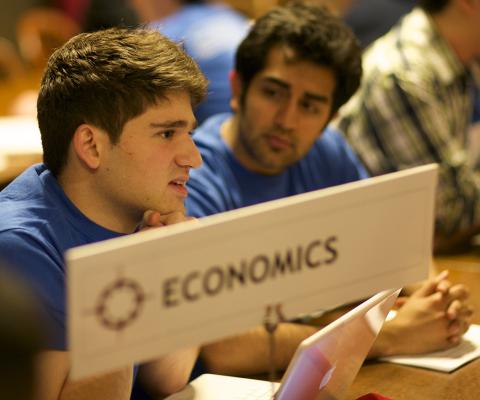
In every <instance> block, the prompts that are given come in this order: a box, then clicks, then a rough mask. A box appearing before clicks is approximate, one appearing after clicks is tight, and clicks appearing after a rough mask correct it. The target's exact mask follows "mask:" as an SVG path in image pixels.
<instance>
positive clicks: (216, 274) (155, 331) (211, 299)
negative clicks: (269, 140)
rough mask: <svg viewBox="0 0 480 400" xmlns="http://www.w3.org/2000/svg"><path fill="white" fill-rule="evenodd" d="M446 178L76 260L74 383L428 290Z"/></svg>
mask: <svg viewBox="0 0 480 400" xmlns="http://www.w3.org/2000/svg"><path fill="white" fill-rule="evenodd" d="M436 174H437V168H436V166H434V165H431V166H424V167H418V168H415V169H411V170H408V171H402V172H399V173H395V174H390V175H385V176H381V177H377V178H371V179H368V180H364V181H360V182H355V183H351V184H347V185H342V186H337V187H334V188H329V189H325V190H320V191H316V192H311V193H306V194H302V195H299V196H294V197H290V198H286V199H281V200H277V201H274V202H269V203H263V204H259V205H256V206H252V207H247V208H243V209H239V210H235V211H231V212H228V213H223V214H218V215H214V216H211V217H207V218H203V219H201V220H199V221H195V222H190V223H183V224H178V225H174V226H170V227H165V228H161V229H157V230H150V231H147V232H142V233H138V234H135V235H129V236H126V237H122V238H118V239H113V240H109V241H106V242H102V243H96V244H92V245H89V246H84V247H80V248H77V249H72V250H71V251H69V252H67V255H66V260H67V267H68V271H67V272H68V273H67V276H68V287H67V289H68V300H69V301H68V331H69V344H70V354H71V361H72V375H73V376H74V377H78V378H79V377H84V376H88V375H91V374H95V373H99V372H103V371H108V370H110V369H114V368H119V367H122V366H124V365H128V364H130V363H133V362H141V361H144V360H148V359H152V358H154V357H158V356H160V355H163V354H165V353H167V352H171V351H173V350H175V349H179V348H181V347H185V346H192V345H199V344H202V343H207V342H211V341H214V340H217V339H220V338H222V337H225V336H229V335H233V334H238V333H240V332H242V331H245V330H247V329H249V328H252V327H254V326H256V325H258V324H259V323H260V322H261V321H262V319H263V317H264V314H265V310H266V307H267V306H268V305H280V306H281V307H280V312H281V313H282V314H283V316H284V317H285V318H292V317H294V316H297V315H299V314H300V313H307V312H311V311H315V310H318V309H321V308H325V309H328V308H333V307H335V306H338V305H341V304H345V303H348V302H352V301H356V300H359V299H363V298H366V297H368V296H370V295H372V294H373V293H375V292H378V291H380V290H383V289H389V288H396V287H401V286H403V285H405V284H408V283H411V282H414V281H419V280H422V279H425V278H426V277H427V274H428V268H429V263H430V261H431V251H432V237H433V210H434V197H435V187H436V176H437V175H436ZM299 260H300V261H299ZM281 267H283V272H282V271H281V269H282V268H281ZM239 271H240V272H242V274H241V275H242V277H243V281H242V280H241V279H239V278H238V274H239ZM265 271H266V272H265ZM235 274H236V275H235ZM242 282H243V283H242Z"/></svg>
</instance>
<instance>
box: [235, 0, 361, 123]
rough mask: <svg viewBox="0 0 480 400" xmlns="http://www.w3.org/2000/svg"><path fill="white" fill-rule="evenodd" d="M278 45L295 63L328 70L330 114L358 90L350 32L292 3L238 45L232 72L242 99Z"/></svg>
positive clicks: (357, 54) (321, 11)
mask: <svg viewBox="0 0 480 400" xmlns="http://www.w3.org/2000/svg"><path fill="white" fill-rule="evenodd" d="M278 45H281V46H285V47H287V48H289V49H291V50H292V51H293V52H294V54H295V56H294V57H295V59H297V60H306V61H311V62H313V63H315V64H318V65H321V66H324V67H330V68H332V70H333V71H334V73H335V74H336V79H337V84H336V89H335V93H334V96H333V104H332V114H334V113H335V112H336V111H337V110H338V108H340V106H342V105H343V104H344V103H345V102H346V101H347V100H348V99H349V98H350V97H351V96H352V95H353V94H354V93H355V91H356V90H357V89H358V86H359V85H360V79H361V76H362V63H361V49H360V46H359V43H358V41H357V39H356V38H355V36H354V34H353V33H352V31H351V30H350V29H349V28H348V27H347V26H346V25H345V24H344V23H343V22H342V21H341V20H340V19H339V18H338V17H336V16H334V15H333V14H332V13H331V12H330V11H328V10H327V9H326V8H325V7H318V6H313V5H308V4H302V3H299V2H294V3H290V4H287V5H286V6H283V7H276V8H274V9H272V10H271V11H270V12H268V13H266V14H265V15H264V16H262V17H261V18H259V19H258V20H257V22H256V23H255V24H254V25H253V27H252V29H251V30H250V32H249V33H248V35H247V37H246V38H245V39H244V40H243V42H242V43H241V44H240V46H239V48H238V50H237V54H236V59H235V69H236V71H237V72H238V74H239V76H240V78H241V80H242V84H243V94H242V97H243V98H244V95H245V93H246V90H247V89H248V86H249V85H250V83H251V81H252V79H253V78H254V76H255V75H256V74H257V73H258V72H259V71H261V70H262V69H263V68H264V67H265V63H266V60H267V56H268V54H269V51H270V49H272V48H273V47H275V46H278ZM243 98H242V101H243Z"/></svg>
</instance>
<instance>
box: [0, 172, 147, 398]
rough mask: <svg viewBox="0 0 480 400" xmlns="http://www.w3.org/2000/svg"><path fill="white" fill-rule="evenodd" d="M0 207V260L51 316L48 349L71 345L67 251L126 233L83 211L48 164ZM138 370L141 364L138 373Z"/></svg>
mask: <svg viewBox="0 0 480 400" xmlns="http://www.w3.org/2000/svg"><path fill="white" fill-rule="evenodd" d="M0 210H1V211H0V213H1V218H0V259H3V260H5V261H7V265H9V266H11V267H12V268H14V269H15V272H16V273H17V274H18V275H20V277H22V278H23V279H24V280H25V282H27V283H28V284H29V285H30V286H31V288H32V289H33V290H34V293H35V295H36V296H37V297H38V300H39V305H40V306H41V310H42V311H43V316H44V317H45V318H46V321H45V327H46V329H47V332H46V333H47V340H48V342H47V346H48V348H50V349H54V350H67V349H68V346H67V344H66V338H65V322H66V313H65V312H66V310H65V299H66V297H65V296H66V293H65V262H64V253H65V251H66V250H68V249H70V248H72V247H76V246H81V245H84V244H89V243H94V242H99V241H102V240H107V239H112V238H115V237H119V236H121V235H122V234H121V233H117V232H113V231H110V230H108V229H105V228H103V227H102V226H100V225H97V224H96V223H94V222H93V221H91V220H90V219H88V218H87V217H86V216H85V215H84V214H82V212H81V211H80V210H79V209H78V208H77V207H76V206H75V205H74V204H73V203H72V202H71V201H70V200H69V199H68V197H67V196H66V195H65V193H64V191H63V190H62V188H61V187H60V185H59V184H58V182H57V180H56V179H55V177H54V176H53V175H52V173H51V172H50V171H49V170H48V169H47V168H46V167H45V166H44V165H43V164H38V165H35V166H33V167H30V168H28V169H27V170H26V171H25V172H24V173H22V174H21V175H20V176H19V177H17V178H16V179H15V180H14V181H13V182H12V183H11V184H10V185H8V186H7V187H6V188H5V189H4V190H2V191H1V192H0ZM137 371H138V366H135V368H134V377H136V374H137ZM131 398H132V399H135V398H136V397H135V395H132V397H131Z"/></svg>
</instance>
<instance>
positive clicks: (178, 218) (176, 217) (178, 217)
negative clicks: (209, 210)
mask: <svg viewBox="0 0 480 400" xmlns="http://www.w3.org/2000/svg"><path fill="white" fill-rule="evenodd" d="M191 218H192V217H189V216H186V215H185V214H184V213H183V212H181V211H174V212H171V213H169V214H163V215H162V216H161V218H160V219H161V222H162V223H163V225H174V224H178V223H180V222H185V221H189V220H190V219H191Z"/></svg>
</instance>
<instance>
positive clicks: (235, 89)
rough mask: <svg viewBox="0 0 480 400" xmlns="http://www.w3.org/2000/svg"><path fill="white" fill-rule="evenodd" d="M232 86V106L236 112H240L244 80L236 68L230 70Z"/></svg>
mask: <svg viewBox="0 0 480 400" xmlns="http://www.w3.org/2000/svg"><path fill="white" fill-rule="evenodd" d="M229 78H230V88H231V90H232V98H231V99H230V107H231V109H232V110H233V111H234V112H238V110H239V108H240V102H241V97H242V80H241V79H240V76H239V75H238V72H237V71H235V70H232V71H230V76H229Z"/></svg>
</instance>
